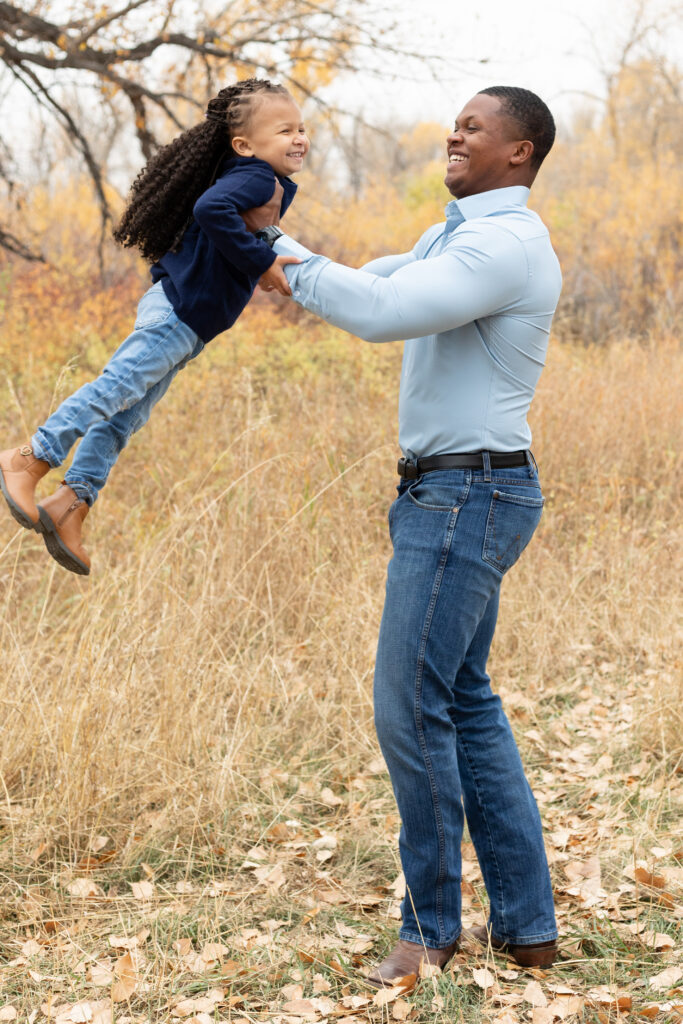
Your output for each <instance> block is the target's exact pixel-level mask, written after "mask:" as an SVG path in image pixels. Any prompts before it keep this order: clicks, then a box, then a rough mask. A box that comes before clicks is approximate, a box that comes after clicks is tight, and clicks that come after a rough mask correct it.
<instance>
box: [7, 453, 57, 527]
mask: <svg viewBox="0 0 683 1024" xmlns="http://www.w3.org/2000/svg"><path fill="white" fill-rule="evenodd" d="M49 471H50V463H49V462H45V460H44V459H37V458H36V457H35V455H34V454H33V449H32V448H31V445H30V444H25V445H24V447H23V448H8V449H7V450H6V451H4V452H0V490H2V493H3V495H4V498H5V501H6V502H7V505H8V506H9V510H10V512H11V513H12V515H13V516H14V518H15V519H16V521H17V522H18V523H19V524H20V525H21V526H23V527H25V528H26V529H27V530H36V529H38V532H40V530H39V528H38V509H37V507H36V498H35V494H36V485H37V483H38V481H39V480H42V478H43V477H44V476H45V474H46V473H49Z"/></svg>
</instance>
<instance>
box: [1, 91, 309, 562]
mask: <svg viewBox="0 0 683 1024" xmlns="http://www.w3.org/2000/svg"><path fill="white" fill-rule="evenodd" d="M308 147H309V142H308V139H307V137H306V132H305V129H304V126H303V123H302V120H301V112H300V110H299V108H298V107H297V105H296V104H295V102H294V100H293V99H292V97H291V96H290V95H289V93H288V92H287V91H286V89H284V88H283V87H282V86H280V85H274V84H271V83H270V82H268V81H266V80H259V79H255V78H251V79H248V80H247V81H244V82H238V83H237V84H236V85H232V86H229V87H228V88H227V89H221V91H220V92H219V93H218V95H217V96H216V97H214V99H212V100H211V101H210V103H209V106H208V110H207V111H206V118H205V120H204V122H202V123H201V124H199V125H196V126H195V127H194V128H191V129H190V130H189V131H186V132H183V134H182V135H180V136H179V137H178V138H177V139H175V140H174V141H173V142H172V143H170V145H168V146H164V147H163V148H162V149H160V150H159V151H158V153H156V154H155V156H153V157H152V159H151V160H150V161H149V163H148V164H147V165H146V167H144V168H143V170H142V171H141V172H140V174H139V175H138V177H137V179H136V180H135V182H134V183H133V187H132V190H131V197H130V201H129V203H128V206H127V208H126V210H125V212H124V214H123V217H122V219H121V223H120V224H119V226H118V227H117V228H116V230H115V232H114V237H115V239H116V240H117V241H118V242H120V243H121V244H122V245H124V246H137V248H138V249H139V250H140V252H141V253H142V255H143V256H144V257H145V258H146V259H148V260H150V261H151V262H152V264H153V266H152V268H151V272H152V281H153V282H154V283H153V285H152V287H151V288H150V289H149V291H148V292H146V294H145V295H144V296H143V297H142V299H141V301H140V304H139V306H138V311H137V319H136V321H135V327H134V330H133V333H132V334H131V335H130V336H129V337H128V338H127V339H126V341H124V342H123V344H122V345H121V347H120V348H119V349H118V350H117V352H116V353H115V354H114V356H113V357H112V359H111V360H110V361H109V363H108V364H107V365H106V366H105V368H104V370H103V371H102V374H101V376H100V377H98V378H97V380H95V381H93V382H91V383H90V384H85V385H84V386H83V387H81V388H79V390H78V391H76V392H75V394H73V395H72V396H71V397H70V398H67V399H66V401H64V402H63V403H62V404H61V405H60V407H59V408H58V409H57V411H56V412H54V413H53V414H52V416H50V418H49V419H48V420H47V422H46V423H44V424H43V426H42V427H39V428H38V430H37V431H36V433H35V434H34V436H33V438H32V439H31V442H30V444H28V445H25V446H24V447H23V448H11V449H8V450H6V451H3V452H0V488H1V489H2V493H3V495H4V497H5V500H6V502H7V504H8V506H9V509H10V512H11V513H12V515H13V516H14V518H15V519H16V520H17V522H18V523H20V524H21V525H22V526H24V527H26V529H32V530H35V531H36V532H37V533H41V534H42V536H43V539H44V541H45V545H46V547H47V549H48V551H49V552H50V554H51V555H52V557H53V558H55V559H56V560H57V561H58V562H59V564H60V565H62V566H64V568H65V569H69V570H70V571H71V572H75V573H79V574H80V575H83V576H87V575H88V574H89V572H90V558H89V557H88V554H87V553H86V551H85V550H84V548H83V544H82V541H81V527H82V524H83V520H84V519H85V517H86V515H87V514H88V511H89V509H90V507H91V506H92V504H93V502H94V501H95V499H96V498H97V495H98V492H99V491H100V489H101V488H102V487H103V486H104V484H105V483H106V480H107V477H108V475H109V471H110V470H111V468H112V466H113V465H114V463H115V461H116V459H117V458H118V455H119V453H120V452H121V451H122V449H123V448H124V447H125V445H126V444H127V442H128V440H129V438H130V436H131V434H133V433H134V432H135V431H136V430H139V429H140V427H141V426H142V425H143V424H144V423H146V422H147V419H148V417H149V414H150V412H151V410H152V407H153V406H154V405H155V404H156V402H158V401H159V399H160V398H161V396H162V395H163V394H164V393H165V391H166V389H167V388H168V386H169V384H170V383H171V380H172V379H173V377H174V376H175V374H176V373H177V372H178V370H180V369H182V367H183V366H185V365H186V363H188V362H189V360H190V359H194V358H195V356H198V355H199V353H200V352H201V350H202V349H203V348H204V345H205V344H206V343H207V342H209V341H211V339H212V338H214V337H215V336H216V335H217V334H220V332H221V331H224V330H226V329H227V328H228V327H230V326H232V324H233V323H234V322H235V320H236V319H237V317H238V316H239V315H240V313H241V312H242V310H243V309H244V307H245V306H246V304H247V302H248V301H249V299H250V298H251V295H252V292H253V291H254V288H255V287H256V283H257V282H258V280H259V279H260V278H261V279H262V282H263V284H264V286H265V287H266V288H267V289H268V290H272V289H277V290H278V291H279V292H281V293H282V294H284V295H289V294H291V292H290V289H289V285H288V284H287V279H286V277H285V275H284V272H283V270H282V265H281V264H282V260H283V259H284V260H285V262H288V261H287V259H286V258H284V257H277V258H276V255H275V253H274V252H273V250H272V248H271V247H270V246H269V245H268V244H267V243H266V242H265V241H262V240H260V239H258V238H256V237H255V236H254V235H253V234H250V233H249V232H248V231H247V229H246V227H245V224H244V221H243V220H242V218H241V216H240V212H241V211H244V210H248V209H250V208H252V207H256V206H262V205H264V204H265V203H267V202H268V201H269V200H271V199H272V198H273V196H274V194H275V192H276V190H277V188H278V186H277V182H279V184H280V185H281V186H282V189H283V190H284V191H283V195H282V201H281V206H280V214H281V215H282V214H284V213H285V211H286V210H287V208H288V206H289V205H290V203H291V202H292V199H293V198H294V193H295V192H296V185H295V184H294V183H293V182H292V181H291V180H290V178H289V175H291V174H295V173H296V172H297V171H300V170H301V168H302V165H303V161H304V158H305V156H306V153H307V152H308ZM79 437H83V440H82V441H81V443H80V445H79V446H78V449H77V451H76V454H75V456H74V459H73V462H72V464H71V467H70V469H69V470H68V471H67V473H66V476H65V478H64V482H63V483H62V484H61V485H60V487H59V488H58V490H57V491H56V493H55V494H53V495H51V496H50V497H49V498H45V499H44V500H43V501H41V502H40V503H39V504H38V505H36V500H35V488H36V484H37V483H38V481H39V480H40V479H41V478H42V477H43V476H45V474H46V473H47V472H48V471H49V470H50V469H51V468H54V467H56V466H59V465H61V464H62V462H64V460H65V459H66V457H67V455H68V453H69V450H70V449H71V447H72V445H73V444H74V442H75V441H76V440H77V439H78V438H79Z"/></svg>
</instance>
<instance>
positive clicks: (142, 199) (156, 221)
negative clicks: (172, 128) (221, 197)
mask: <svg viewBox="0 0 683 1024" xmlns="http://www.w3.org/2000/svg"><path fill="white" fill-rule="evenodd" d="M276 95H278V96H289V93H288V92H287V90H286V89H285V88H284V86H282V85H275V84H273V83H271V82H269V81H268V80H267V79H259V78H247V79H246V80H245V81H243V82H237V83H236V84H235V85H229V86H228V87H227V88H226V89H221V91H220V92H219V93H218V95H217V96H214V98H213V99H212V100H211V101H210V102H209V106H208V109H207V111H206V116H205V119H204V121H202V122H201V123H200V124H198V125H195V127H194V128H190V129H189V130H188V131H186V132H183V133H182V135H179V136H178V137H177V138H176V139H174V140H173V142H171V143H169V144H168V145H167V146H162V147H161V148H160V149H159V150H158V151H157V152H156V153H155V154H154V156H153V157H152V158H151V159H150V160H149V161H148V163H147V164H146V165H145V166H144V167H143V168H142V170H141V171H140V173H139V174H138V176H137V178H136V179H135V181H134V182H133V185H132V187H131V192H130V198H129V201H128V205H127V207H126V209H125V210H124V213H123V216H122V217H121V220H120V222H119V224H118V225H117V227H116V228H115V229H114V238H115V239H116V241H117V242H119V243H120V244H121V245H123V246H126V247H127V248H130V247H133V246H137V248H138V249H139V250H140V252H141V253H142V255H143V256H144V257H145V259H147V260H149V261H150V262H152V263H154V262H156V261H157V260H159V259H161V257H162V256H163V255H164V253H167V252H168V251H169V250H172V249H174V248H176V247H177V246H178V245H179V244H180V242H181V241H182V237H183V235H184V234H185V231H186V230H187V228H188V227H189V225H190V223H191V221H192V209H193V207H194V204H195V203H196V202H197V200H198V199H199V197H200V195H201V194H202V193H203V192H205V191H206V189H207V188H208V187H209V186H210V185H211V184H212V183H213V181H214V180H215V176H216V173H217V171H218V168H219V167H220V164H221V162H222V161H223V159H224V158H225V157H226V156H234V153H233V151H232V140H233V139H234V138H235V136H236V135H238V134H239V133H240V132H242V131H244V130H245V129H246V127H247V125H248V123H249V120H250V118H251V115H252V114H253V112H254V108H255V105H256V102H257V101H258V100H259V99H260V98H262V97H265V96H276Z"/></svg>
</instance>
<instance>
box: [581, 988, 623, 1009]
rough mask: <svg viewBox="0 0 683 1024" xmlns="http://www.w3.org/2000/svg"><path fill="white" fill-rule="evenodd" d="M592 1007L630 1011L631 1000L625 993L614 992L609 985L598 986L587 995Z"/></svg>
mask: <svg viewBox="0 0 683 1024" xmlns="http://www.w3.org/2000/svg"><path fill="white" fill-rule="evenodd" d="M588 999H589V1000H590V1001H591V1003H593V1005H594V1006H607V1007H609V1008H610V1009H614V1010H619V1011H622V1010H630V1009H631V1005H632V1002H633V1000H632V999H631V996H630V995H628V993H626V992H620V991H618V990H617V991H614V990H613V989H611V988H610V987H609V985H598V986H597V987H596V988H592V989H591V990H590V991H589V993H588Z"/></svg>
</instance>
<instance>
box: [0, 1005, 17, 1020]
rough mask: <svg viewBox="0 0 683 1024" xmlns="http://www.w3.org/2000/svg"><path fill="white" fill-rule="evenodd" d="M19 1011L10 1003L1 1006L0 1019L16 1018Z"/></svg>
mask: <svg viewBox="0 0 683 1024" xmlns="http://www.w3.org/2000/svg"><path fill="white" fill-rule="evenodd" d="M17 1017H18V1013H17V1011H16V1008H15V1007H14V1006H12V1004H11V1003H8V1004H7V1006H3V1007H2V1008H0V1020H16V1019H17Z"/></svg>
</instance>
